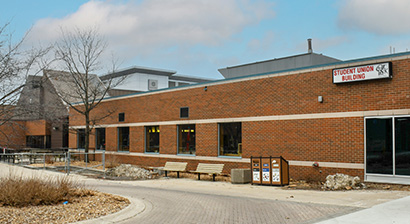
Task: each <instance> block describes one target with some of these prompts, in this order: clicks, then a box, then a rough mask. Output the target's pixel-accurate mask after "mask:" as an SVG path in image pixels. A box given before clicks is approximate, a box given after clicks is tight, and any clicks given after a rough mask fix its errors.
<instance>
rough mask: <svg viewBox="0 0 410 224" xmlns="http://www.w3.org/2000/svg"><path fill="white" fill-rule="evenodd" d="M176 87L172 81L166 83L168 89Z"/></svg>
mask: <svg viewBox="0 0 410 224" xmlns="http://www.w3.org/2000/svg"><path fill="white" fill-rule="evenodd" d="M175 86H176V85H175V82H172V81H169V82H168V87H169V88H171V87H175Z"/></svg>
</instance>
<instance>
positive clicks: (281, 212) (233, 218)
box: [91, 183, 358, 224]
mask: <svg viewBox="0 0 410 224" xmlns="http://www.w3.org/2000/svg"><path fill="white" fill-rule="evenodd" d="M91 186H92V187H95V188H96V189H98V190H100V191H104V192H109V193H113V194H120V195H124V196H127V197H136V198H139V199H141V200H142V201H143V203H144V204H145V210H144V211H143V212H142V213H140V214H138V215H137V216H135V217H132V218H131V219H129V220H126V221H124V222H122V223H147V224H149V223H305V222H309V223H311V222H314V221H319V220H323V219H325V218H329V217H331V216H337V215H342V214H346V213H348V212H353V211H356V210H358V208H357V207H347V206H337V205H325V204H313V203H302V202H293V201H279V200H270V199H259V198H250V197H247V196H246V195H244V196H242V197H238V196H229V195H217V194H207V193H197V192H192V191H189V190H187V191H181V190H173V189H160V188H154V187H143V186H133V185H130V184H127V183H125V184H124V183H122V184H109V185H104V184H97V185H91ZM188 187H189V186H188Z"/></svg>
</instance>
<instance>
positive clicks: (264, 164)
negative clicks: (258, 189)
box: [251, 156, 289, 186]
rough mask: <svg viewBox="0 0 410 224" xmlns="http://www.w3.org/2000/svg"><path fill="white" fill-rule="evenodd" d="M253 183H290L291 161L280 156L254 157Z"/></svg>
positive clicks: (252, 161)
mask: <svg viewBox="0 0 410 224" xmlns="http://www.w3.org/2000/svg"><path fill="white" fill-rule="evenodd" d="M251 171H252V182H251V183H252V184H261V185H280V186H283V185H288V184H289V163H288V161H286V160H285V159H284V158H283V157H282V156H280V157H272V156H270V157H252V156H251Z"/></svg>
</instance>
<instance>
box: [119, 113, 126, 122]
mask: <svg viewBox="0 0 410 224" xmlns="http://www.w3.org/2000/svg"><path fill="white" fill-rule="evenodd" d="M118 121H119V122H122V121H125V114H124V113H119V114H118Z"/></svg>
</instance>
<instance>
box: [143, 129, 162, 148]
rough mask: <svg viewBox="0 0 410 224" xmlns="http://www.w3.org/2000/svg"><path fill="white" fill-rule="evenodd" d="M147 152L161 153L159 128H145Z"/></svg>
mask: <svg viewBox="0 0 410 224" xmlns="http://www.w3.org/2000/svg"><path fill="white" fill-rule="evenodd" d="M145 151H146V152H152V153H159V126H148V127H145Z"/></svg>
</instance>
